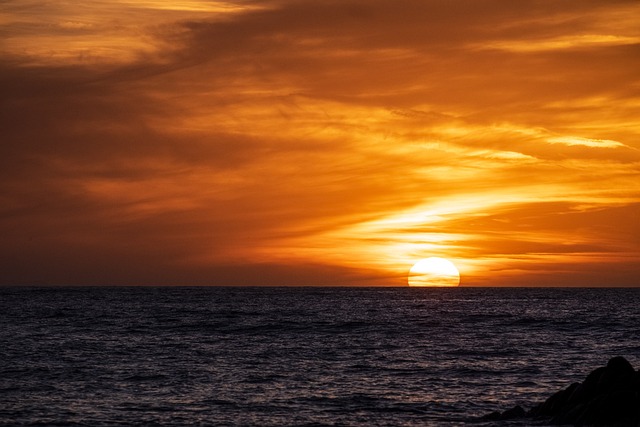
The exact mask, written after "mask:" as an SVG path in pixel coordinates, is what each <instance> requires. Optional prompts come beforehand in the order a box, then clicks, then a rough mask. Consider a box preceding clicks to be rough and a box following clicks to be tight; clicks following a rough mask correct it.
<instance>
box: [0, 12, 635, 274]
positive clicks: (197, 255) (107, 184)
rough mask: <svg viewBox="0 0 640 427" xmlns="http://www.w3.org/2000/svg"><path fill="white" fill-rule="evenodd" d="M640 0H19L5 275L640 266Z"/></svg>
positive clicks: (2, 227) (1, 183)
mask: <svg viewBox="0 0 640 427" xmlns="http://www.w3.org/2000/svg"><path fill="white" fill-rule="evenodd" d="M638 22H640V2H638V1H637V0H565V1H561V2H560V1H556V0H521V1H510V0H455V1H448V0H447V1H445V0H394V1H391V0H260V1H253V0H237V1H229V2H220V1H215V0H182V1H174V2H172V1H168V0H162V1H160V0H82V1H80V0H66V1H55V2H50V1H44V0H3V1H2V2H0V93H1V97H0V139H1V143H0V243H1V245H0V285H324V286H405V285H406V284H407V274H408V271H409V269H410V268H411V266H412V265H414V264H415V263H416V262H417V261H419V260H420V259H423V258H428V257H441V258H445V259H448V260H450V261H451V262H453V263H454V264H455V265H456V266H457V268H458V270H459V271H460V276H461V286H640V26H639V25H638Z"/></svg>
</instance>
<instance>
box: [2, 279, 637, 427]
mask: <svg viewBox="0 0 640 427" xmlns="http://www.w3.org/2000/svg"><path fill="white" fill-rule="evenodd" d="M639 325H640V289H586V288H585V289H569V288H562V289H559V288H554V289H536V288H522V289H518V288H508V289H503V288H329V287H327V288H322V287H309V288H305V287H300V288H290V287H287V288H284V287H283V288H277V287H270V288H262V287H242V288H240V287H235V288H231V287H210V288H189V287H163V288H160V287H157V288H154V287H130V288H120V287H109V288H99V287H84V288H83V287H57V288H19V287H5V288H0V425H3V426H8V425H11V426H13V425H25V426H33V425H77V426H114V425H202V426H206V425H211V426H459V425H469V424H470V423H471V421H472V420H474V418H476V417H478V416H481V415H484V414H486V413H488V412H491V411H495V410H499V411H502V410H505V409H508V408H510V407H513V406H514V405H516V404H519V405H522V406H523V407H525V408H530V407H532V406H533V405H534V404H535V403H538V402H540V401H543V400H544V399H546V398H547V397H548V396H550V395H551V394H552V393H554V392H556V391H557V390H560V389H561V388H564V387H566V386H567V385H568V384H570V383H571V382H575V381H582V380H583V379H584V377H585V376H586V375H587V374H588V373H589V372H590V371H591V370H593V369H595V368H597V367H599V366H603V365H605V364H606V363H607V361H608V359H609V358H610V357H612V356H618V355H620V356H624V357H626V358H627V359H628V360H629V361H630V362H631V364H632V365H634V367H635V368H638V367H639V365H640V326H639ZM529 422H530V421H529ZM474 425H478V426H488V425H503V426H507V425H509V426H511V425H526V422H525V421H511V422H506V421H504V422H495V423H488V422H485V423H474Z"/></svg>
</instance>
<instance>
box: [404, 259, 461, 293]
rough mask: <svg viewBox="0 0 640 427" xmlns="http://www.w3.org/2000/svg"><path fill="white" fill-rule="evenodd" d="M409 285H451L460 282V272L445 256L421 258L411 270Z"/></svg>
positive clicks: (456, 284)
mask: <svg viewBox="0 0 640 427" xmlns="http://www.w3.org/2000/svg"><path fill="white" fill-rule="evenodd" d="M408 282H409V286H423V287H424V286H435V287H445V286H447V287H450V286H458V285H459V284H460V272H459V271H458V269H457V268H456V266H455V265H453V263H452V262H451V261H449V260H447V259H444V258H438V257H431V258H426V259H421V260H420V261H418V262H416V263H415V264H414V265H413V267H411V270H409V278H408Z"/></svg>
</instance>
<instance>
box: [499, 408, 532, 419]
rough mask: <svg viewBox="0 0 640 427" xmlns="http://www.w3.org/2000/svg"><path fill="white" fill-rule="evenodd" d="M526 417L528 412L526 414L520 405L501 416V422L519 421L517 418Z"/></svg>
mask: <svg viewBox="0 0 640 427" xmlns="http://www.w3.org/2000/svg"><path fill="white" fill-rule="evenodd" d="M525 415H526V412H525V410H524V408H522V406H520V405H516V406H514V407H513V408H511V409H508V410H506V411H504V412H503V413H502V414H501V415H500V419H501V420H513V419H517V418H524V416H525Z"/></svg>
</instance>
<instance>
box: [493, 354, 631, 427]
mask: <svg viewBox="0 0 640 427" xmlns="http://www.w3.org/2000/svg"><path fill="white" fill-rule="evenodd" d="M518 418H532V419H535V420H536V423H538V422H545V423H547V422H548V423H550V424H553V425H574V426H616V427H618V426H624V427H627V426H631V427H640V371H637V372H636V371H635V370H634V369H633V366H631V364H630V363H629V362H628V361H627V360H626V359H625V358H624V357H620V356H618V357H614V358H612V359H610V360H609V362H608V363H607V365H606V366H603V367H600V368H597V369H594V370H593V371H591V373H589V375H587V377H586V378H585V380H584V381H583V382H582V383H574V384H571V385H570V386H569V387H567V388H565V389H563V390H560V391H558V392H556V393H554V394H553V395H552V396H550V397H549V398H548V399H547V400H545V401H544V402H543V403H540V404H538V405H537V406H535V407H533V408H532V409H531V410H529V411H528V412H526V411H525V410H524V409H523V408H522V407H520V406H515V407H513V408H511V409H509V410H507V411H504V412H502V413H501V412H492V413H491V414H488V415H486V416H485V417H482V418H481V419H482V420H489V421H499V420H511V419H518Z"/></svg>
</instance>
